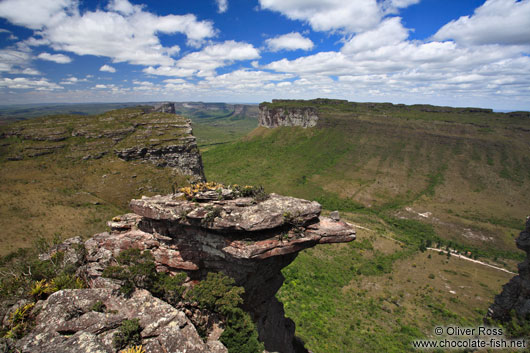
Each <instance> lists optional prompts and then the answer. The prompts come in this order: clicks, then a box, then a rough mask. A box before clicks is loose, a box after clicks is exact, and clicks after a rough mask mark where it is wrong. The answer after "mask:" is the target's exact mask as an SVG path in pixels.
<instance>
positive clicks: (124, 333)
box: [112, 319, 142, 349]
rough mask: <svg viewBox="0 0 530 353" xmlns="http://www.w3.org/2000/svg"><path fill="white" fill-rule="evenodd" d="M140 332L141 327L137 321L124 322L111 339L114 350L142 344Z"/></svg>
mask: <svg viewBox="0 0 530 353" xmlns="http://www.w3.org/2000/svg"><path fill="white" fill-rule="evenodd" d="M140 332H142V327H141V326H140V320H139V319H132V320H124V321H123V322H122V323H121V325H120V327H119V328H118V332H116V333H115V334H114V337H113V339H112V342H113V344H114V348H116V349H122V348H125V347H127V346H129V345H139V344H140V343H141V342H142V337H141V336H140Z"/></svg>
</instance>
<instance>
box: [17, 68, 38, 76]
mask: <svg viewBox="0 0 530 353" xmlns="http://www.w3.org/2000/svg"><path fill="white" fill-rule="evenodd" d="M21 74H24V75H31V76H36V75H42V74H41V73H40V72H39V71H38V70H35V69H32V68H30V67H28V68H26V69H24V70H22V72H21Z"/></svg>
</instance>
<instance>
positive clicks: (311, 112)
mask: <svg viewBox="0 0 530 353" xmlns="http://www.w3.org/2000/svg"><path fill="white" fill-rule="evenodd" d="M317 122H318V114H317V110H316V109H315V108H313V107H300V108H274V107H270V106H269V105H268V104H263V103H262V104H260V105H259V126H264V127H267V128H274V127H279V126H301V127H304V128H307V127H314V126H316V125H317Z"/></svg>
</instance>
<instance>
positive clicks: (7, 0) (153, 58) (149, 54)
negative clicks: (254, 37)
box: [0, 0, 217, 66]
mask: <svg viewBox="0 0 530 353" xmlns="http://www.w3.org/2000/svg"><path fill="white" fill-rule="evenodd" d="M78 6H79V3H78V2H77V1H74V0H46V1H44V0H40V1H34V0H4V1H3V2H0V17H3V18H6V19H7V20H9V21H10V22H12V23H14V24H18V25H22V26H26V27H28V28H30V29H38V30H39V31H37V32H35V37H32V38H30V39H29V40H26V41H25V42H24V44H25V45H27V46H32V45H42V44H46V45H50V46H51V47H52V48H53V49H54V50H61V51H67V52H72V53H75V54H77V55H95V56H104V57H108V58H111V59H112V61H113V62H128V63H131V64H137V65H145V66H148V65H172V64H174V59H173V58H172V56H173V55H175V54H176V53H178V52H179V50H180V48H179V47H178V46H172V47H164V46H163V45H162V43H161V42H160V39H159V37H158V35H159V34H166V35H173V34H177V33H181V34H184V35H185V36H186V38H187V42H188V45H190V46H193V47H197V46H199V45H201V43H203V42H204V41H205V40H206V39H208V38H212V37H214V36H215V35H216V34H217V31H216V30H215V29H214V27H213V24H212V22H210V21H199V20H197V17H196V16H195V15H192V14H186V15H173V14H170V15H165V16H159V15H156V14H153V13H150V12H148V11H145V10H144V7H145V6H143V5H133V4H131V3H130V2H129V1H128V0H112V1H110V3H109V4H108V6H107V7H106V8H105V9H98V10H95V11H86V12H84V13H80V11H79V8H78ZM37 37H38V38H37Z"/></svg>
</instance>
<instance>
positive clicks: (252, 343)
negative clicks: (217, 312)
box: [220, 308, 264, 353]
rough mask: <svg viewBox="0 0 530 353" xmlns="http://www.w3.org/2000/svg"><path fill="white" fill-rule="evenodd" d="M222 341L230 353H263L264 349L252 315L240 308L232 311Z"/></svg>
mask: <svg viewBox="0 0 530 353" xmlns="http://www.w3.org/2000/svg"><path fill="white" fill-rule="evenodd" d="M220 341H221V342H222V343H223V344H224V345H225V347H226V348H227V349H228V352H229V353H261V352H263V349H264V347H263V344H262V343H261V342H260V341H259V340H258V332H257V331H256V327H255V325H254V323H253V322H252V319H251V318H250V315H249V314H248V313H246V312H244V311H243V310H242V309H240V308H234V309H231V312H230V314H229V316H228V318H227V322H226V327H225V330H224V331H223V333H222V334H221V337H220Z"/></svg>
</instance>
